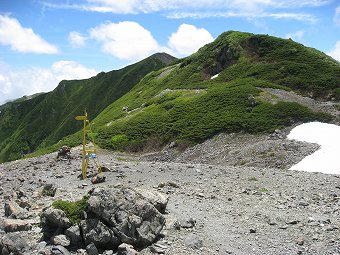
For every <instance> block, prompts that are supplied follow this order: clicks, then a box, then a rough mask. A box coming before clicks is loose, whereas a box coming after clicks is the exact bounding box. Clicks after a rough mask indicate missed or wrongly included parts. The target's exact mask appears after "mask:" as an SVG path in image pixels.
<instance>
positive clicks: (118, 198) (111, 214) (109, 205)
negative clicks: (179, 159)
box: [88, 188, 165, 247]
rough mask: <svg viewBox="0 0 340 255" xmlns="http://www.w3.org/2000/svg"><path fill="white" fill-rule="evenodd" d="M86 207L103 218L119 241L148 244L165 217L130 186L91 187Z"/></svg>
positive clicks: (136, 245) (141, 245)
mask: <svg viewBox="0 0 340 255" xmlns="http://www.w3.org/2000/svg"><path fill="white" fill-rule="evenodd" d="M88 210H89V212H92V213H94V214H95V216H96V217H98V219H99V220H101V221H103V222H105V223H106V224H107V225H108V226H109V227H110V229H112V230H113V232H114V235H115V236H116V237H117V238H118V239H119V240H120V242H121V243H127V244H131V245H133V246H135V247H145V246H147V245H150V244H151V243H152V242H153V241H154V240H155V239H156V237H157V236H158V235H159V233H160V232H161V230H162V228H163V226H164V224H165V218H164V217H163V215H162V214H161V213H160V212H158V211H157V209H156V208H155V207H154V206H153V205H152V204H151V203H149V202H148V201H147V200H145V199H144V198H143V197H142V196H141V195H140V194H139V193H137V192H136V191H134V190H132V189H130V188H122V189H95V190H94V191H93V193H92V194H91V197H90V198H89V201H88Z"/></svg>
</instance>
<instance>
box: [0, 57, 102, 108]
mask: <svg viewBox="0 0 340 255" xmlns="http://www.w3.org/2000/svg"><path fill="white" fill-rule="evenodd" d="M97 73H98V72H97V71H96V70H94V69H89V68H86V67H85V66H83V65H81V64H79V63H77V62H74V61H58V62H55V63H54V64H53V65H52V66H51V67H50V68H40V67H31V68H28V69H25V70H19V71H13V70H11V68H10V67H9V66H7V65H4V64H2V65H0V104H3V103H4V102H5V101H7V100H11V99H16V98H19V97H22V96H24V95H32V94H35V93H38V92H48V91H51V90H53V89H54V88H55V87H56V86H57V85H58V83H59V82H60V81H62V80H73V79H85V78H90V77H92V76H94V75H96V74H97Z"/></svg>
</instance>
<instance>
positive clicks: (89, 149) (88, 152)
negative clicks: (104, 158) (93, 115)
mask: <svg viewBox="0 0 340 255" xmlns="http://www.w3.org/2000/svg"><path fill="white" fill-rule="evenodd" d="M75 119H76V120H79V121H83V122H84V126H83V149H82V163H81V171H82V176H83V179H86V175H87V167H88V165H89V159H90V157H93V159H94V162H95V164H96V166H97V168H98V172H99V173H101V172H102V169H101V166H100V164H99V162H98V159H97V156H96V153H97V149H96V144H95V142H94V137H93V132H92V130H91V126H90V121H89V120H88V117H87V112H86V110H85V114H84V116H76V117H75ZM88 133H90V135H89V137H90V140H91V143H92V145H91V144H87V139H86V135H87V134H88Z"/></svg>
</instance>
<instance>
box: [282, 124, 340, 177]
mask: <svg viewBox="0 0 340 255" xmlns="http://www.w3.org/2000/svg"><path fill="white" fill-rule="evenodd" d="M288 139H291V140H298V141H303V142H309V143H317V144H319V145H320V146H321V147H320V149H319V150H317V151H316V152H314V153H313V154H311V155H309V156H307V157H305V158H304V159H303V160H301V161H300V162H299V163H297V164H296V165H294V166H292V167H291V168H290V170H299V171H307V172H322V173H327V174H340V126H337V125H333V124H327V123H321V122H310V123H305V124H302V125H299V126H297V127H295V128H294V129H293V130H292V131H291V132H290V134H289V135H288Z"/></svg>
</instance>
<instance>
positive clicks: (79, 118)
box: [75, 116, 86, 120]
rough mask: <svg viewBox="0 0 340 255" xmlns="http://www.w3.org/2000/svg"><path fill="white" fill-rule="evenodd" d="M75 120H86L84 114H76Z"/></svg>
mask: <svg viewBox="0 0 340 255" xmlns="http://www.w3.org/2000/svg"><path fill="white" fill-rule="evenodd" d="M75 119H76V120H86V116H76V117H75Z"/></svg>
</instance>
